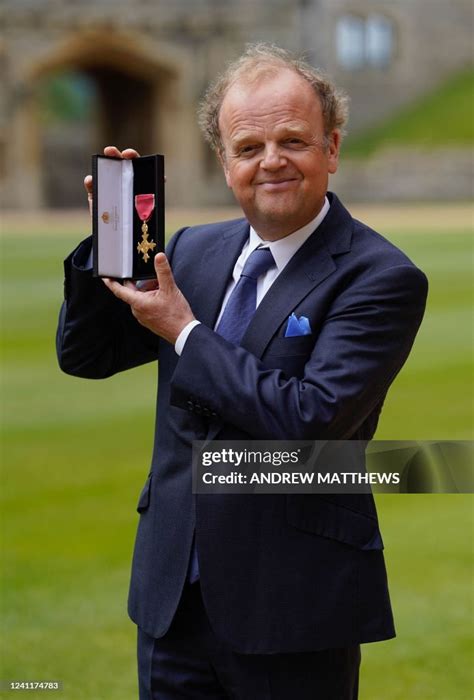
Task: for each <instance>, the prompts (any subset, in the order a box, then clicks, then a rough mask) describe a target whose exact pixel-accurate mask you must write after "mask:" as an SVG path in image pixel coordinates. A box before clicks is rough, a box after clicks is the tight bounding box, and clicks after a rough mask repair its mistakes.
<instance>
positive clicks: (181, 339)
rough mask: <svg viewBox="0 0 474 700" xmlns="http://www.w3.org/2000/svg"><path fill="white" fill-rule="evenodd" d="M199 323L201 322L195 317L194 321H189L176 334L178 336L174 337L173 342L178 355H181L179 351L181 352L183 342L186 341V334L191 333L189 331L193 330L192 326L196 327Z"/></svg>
mask: <svg viewBox="0 0 474 700" xmlns="http://www.w3.org/2000/svg"><path fill="white" fill-rule="evenodd" d="M200 323H201V321H197V320H196V319H194V321H190V322H189V323H188V324H187V325H186V326H185V327H184V328H183V330H182V331H181V333H180V334H179V335H178V337H177V338H176V342H175V344H174V349H175V352H176V353H177V354H178V355H181V353H182V352H183V350H184V344H185V343H186V341H187V339H188V335H189V334H190V333H191V331H192V330H193V328H196V326H199V324H200Z"/></svg>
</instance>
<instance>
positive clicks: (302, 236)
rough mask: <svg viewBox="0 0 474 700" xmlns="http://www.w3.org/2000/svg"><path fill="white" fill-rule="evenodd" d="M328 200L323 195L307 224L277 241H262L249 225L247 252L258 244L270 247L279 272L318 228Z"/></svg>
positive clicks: (326, 210) (324, 214) (327, 209)
mask: <svg viewBox="0 0 474 700" xmlns="http://www.w3.org/2000/svg"><path fill="white" fill-rule="evenodd" d="M329 206H330V205H329V200H328V198H327V197H324V204H323V206H322V208H321V210H320V211H319V213H318V214H317V215H316V216H315V217H314V219H312V220H311V221H310V222H309V224H306V225H305V226H302V227H301V228H299V229H298V230H297V231H293V233H290V234H289V235H288V236H285V238H280V240H278V241H264V240H263V239H262V238H260V236H259V235H258V233H257V232H256V231H255V229H254V228H252V226H251V227H250V236H249V243H248V248H247V253H248V255H250V253H252V252H253V251H254V250H255V249H256V248H258V246H262V245H264V246H265V247H267V248H270V251H271V253H272V255H273V258H274V260H275V264H276V266H277V269H278V271H279V272H281V270H282V269H283V268H284V267H285V265H287V264H288V262H289V261H290V260H291V258H292V257H293V255H294V254H295V253H296V251H297V250H298V249H299V248H301V246H302V245H303V243H304V242H305V241H306V240H307V239H308V238H309V237H310V236H311V234H312V233H313V232H314V231H315V230H316V229H317V228H318V226H319V225H320V224H321V222H322V221H323V219H324V217H325V216H326V214H327V213H328V211H329Z"/></svg>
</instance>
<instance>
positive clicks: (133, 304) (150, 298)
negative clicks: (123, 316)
mask: <svg viewBox="0 0 474 700" xmlns="http://www.w3.org/2000/svg"><path fill="white" fill-rule="evenodd" d="M155 271H156V277H157V280H158V289H155V290H151V291H138V289H137V288H136V286H135V284H134V283H133V282H130V281H127V282H125V283H124V284H123V285H122V284H120V283H119V282H116V281H115V280H111V279H109V278H107V277H105V278H104V280H103V282H104V284H105V285H106V287H108V288H109V289H110V291H111V292H112V293H113V294H115V296H116V297H117V298H118V299H121V300H122V301H125V302H126V303H127V304H129V305H130V308H131V309H132V314H133V315H134V316H135V318H136V319H137V321H138V322H139V323H141V324H142V326H145V328H148V329H149V330H150V331H153V333H156V334H157V335H159V336H161V337H162V338H164V339H165V340H167V341H168V342H169V343H172V344H173V345H174V343H175V342H176V338H177V337H178V335H179V334H180V333H181V331H182V330H183V328H184V327H185V326H187V324H188V323H189V322H190V321H194V318H195V317H194V314H193V312H192V311H191V307H190V306H189V304H188V302H187V301H186V299H185V297H184V296H183V294H182V293H181V292H180V290H179V289H178V287H177V286H176V282H175V281H174V277H173V273H172V272H171V267H170V265H169V262H168V260H167V258H166V255H165V254H164V253H158V254H157V255H155Z"/></svg>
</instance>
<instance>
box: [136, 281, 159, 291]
mask: <svg viewBox="0 0 474 700" xmlns="http://www.w3.org/2000/svg"><path fill="white" fill-rule="evenodd" d="M135 287H136V289H138V291H139V292H151V291H154V290H155V289H158V280H138V281H137V282H136V283H135Z"/></svg>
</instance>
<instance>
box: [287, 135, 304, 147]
mask: <svg viewBox="0 0 474 700" xmlns="http://www.w3.org/2000/svg"><path fill="white" fill-rule="evenodd" d="M284 143H285V146H296V147H298V146H304V145H305V142H304V141H303V139H300V138H298V137H297V136H293V137H292V138H289V139H286V140H285V142H284Z"/></svg>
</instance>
